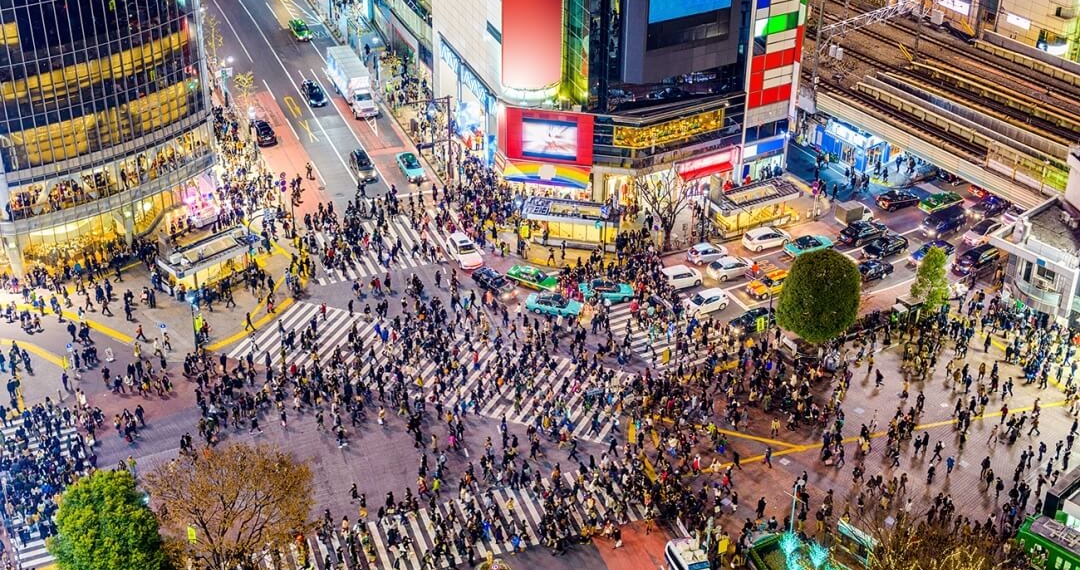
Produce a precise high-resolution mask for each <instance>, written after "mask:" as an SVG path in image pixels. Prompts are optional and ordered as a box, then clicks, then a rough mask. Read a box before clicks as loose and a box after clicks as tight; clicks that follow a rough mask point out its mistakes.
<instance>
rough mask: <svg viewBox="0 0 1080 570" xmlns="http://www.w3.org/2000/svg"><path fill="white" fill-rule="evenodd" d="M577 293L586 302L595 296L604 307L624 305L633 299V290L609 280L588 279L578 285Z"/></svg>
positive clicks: (626, 285)
mask: <svg viewBox="0 0 1080 570" xmlns="http://www.w3.org/2000/svg"><path fill="white" fill-rule="evenodd" d="M578 291H581V294H582V295H583V296H584V297H585V299H586V300H591V299H593V298H595V297H597V296H599V297H600V300H601V301H603V303H604V304H605V305H609V306H610V305H612V304H613V303H625V302H627V301H629V300H630V299H632V298H633V297H634V288H633V287H631V286H630V285H629V284H627V283H618V282H615V281H612V280H610V279H590V280H589V281H586V282H584V283H579V284H578Z"/></svg>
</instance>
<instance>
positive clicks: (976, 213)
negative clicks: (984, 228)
mask: <svg viewBox="0 0 1080 570" xmlns="http://www.w3.org/2000/svg"><path fill="white" fill-rule="evenodd" d="M1011 206H1012V202H1010V201H1008V200H1006V199H1004V198H1000V197H998V196H994V195H993V194H987V195H986V197H984V198H983V199H982V200H979V201H978V203H976V204H975V205H974V206H972V207H971V208H969V209H968V211H967V214H968V215H969V216H971V217H972V218H975V219H976V220H985V219H986V218H993V217H996V216H999V215H1001V214H1004V213H1005V210H1008V209H1009V208H1010V207H1011Z"/></svg>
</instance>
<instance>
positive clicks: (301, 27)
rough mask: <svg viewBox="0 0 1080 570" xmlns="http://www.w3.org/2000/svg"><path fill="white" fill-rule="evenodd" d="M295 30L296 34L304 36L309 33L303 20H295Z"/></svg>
mask: <svg viewBox="0 0 1080 570" xmlns="http://www.w3.org/2000/svg"><path fill="white" fill-rule="evenodd" d="M293 29H294V30H296V33H298V34H302V33H304V32H306V31H308V27H307V23H305V22H303V21H302V20H293Z"/></svg>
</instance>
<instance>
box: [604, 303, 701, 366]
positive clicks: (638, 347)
mask: <svg viewBox="0 0 1080 570" xmlns="http://www.w3.org/2000/svg"><path fill="white" fill-rule="evenodd" d="M631 320H633V322H631ZM608 322H609V324H610V325H611V332H612V334H613V335H614V336H615V341H616V342H619V343H621V342H622V339H623V337H624V336H625V335H626V327H627V326H628V325H629V326H630V327H631V329H630V330H631V332H630V349H631V350H632V351H633V352H635V353H637V354H638V356H640V357H641V358H642V359H643V360H644V361H645V362H647V363H648V364H649V365H650V366H652V367H654V368H666V367H669V366H674V365H675V364H677V363H678V362H679V361H680V360H679V358H678V355H677V353H676V343H677V342H678V339H679V338H680V337H685V336H686V328H687V325H686V323H685V322H680V323H675V324H674V326H672V325H671V324H668V325H667V326H666V328H665V327H664V326H661V325H659V324H657V325H656V326H655V327H650V326H649V325H642V324H641V323H640V322H638V321H637V320H636V319H634V317H633V315H632V314H631V313H630V304H629V303H622V304H620V305H615V306H613V307H612V308H611V311H610V312H609V313H608ZM669 349H670V351H671V358H670V359H669V360H668V362H664V361H663V354H664V351H665V350H669ZM708 358H709V355H708V354H701V355H695V356H693V357H691V358H688V359H683V362H685V363H686V364H687V365H697V364H701V363H702V362H705V361H706V360H708Z"/></svg>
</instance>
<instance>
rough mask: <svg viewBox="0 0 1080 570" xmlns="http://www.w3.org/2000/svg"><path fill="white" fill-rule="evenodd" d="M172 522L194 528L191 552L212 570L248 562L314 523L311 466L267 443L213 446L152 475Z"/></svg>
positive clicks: (156, 496) (163, 512)
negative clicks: (312, 520) (310, 521)
mask: <svg viewBox="0 0 1080 570" xmlns="http://www.w3.org/2000/svg"><path fill="white" fill-rule="evenodd" d="M146 484H147V488H148V489H149V491H150V495H151V497H152V499H153V501H154V504H155V506H157V507H158V513H159V516H160V517H161V519H162V521H163V522H164V523H165V524H166V526H167V527H168V528H170V529H171V530H173V531H174V532H175V533H177V534H179V535H181V536H189V532H190V531H189V530H188V529H189V527H190V528H192V529H194V534H195V541H194V544H189V545H188V553H189V555H190V556H191V557H192V558H194V559H196V560H198V561H200V562H201V563H202V564H203V565H205V566H207V567H209V568H215V569H224V568H228V567H231V566H232V565H234V564H237V563H245V562H250V561H251V560H252V559H253V556H256V555H257V554H258V553H259V552H261V551H262V550H263V549H264V548H265V547H266V545H267V544H277V545H284V544H286V543H287V542H289V541H290V540H291V539H292V538H293V537H294V536H295V535H296V534H297V533H302V532H304V531H305V530H306V528H307V525H308V520H309V519H308V516H309V514H310V512H311V508H312V504H313V501H312V490H313V487H312V475H311V469H310V468H309V467H308V466H307V464H304V463H298V462H297V461H296V460H295V459H294V458H293V456H292V455H290V454H288V453H286V452H283V451H281V450H279V449H277V448H274V447H271V446H269V445H256V446H252V445H242V444H234V445H230V446H227V447H223V448H221V447H219V448H211V449H208V450H206V452H205V453H203V454H199V455H196V456H194V457H193V458H192V459H191V460H190V461H187V460H184V461H182V460H179V459H177V460H173V461H171V462H169V463H166V464H164V465H161V466H160V467H158V468H157V469H155V470H154V471H153V472H151V473H150V474H148V475H147V476H146Z"/></svg>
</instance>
